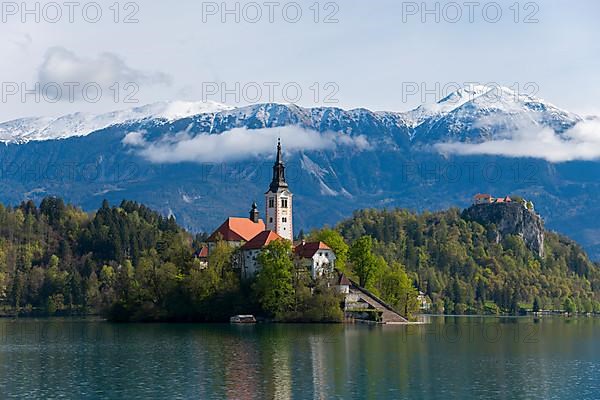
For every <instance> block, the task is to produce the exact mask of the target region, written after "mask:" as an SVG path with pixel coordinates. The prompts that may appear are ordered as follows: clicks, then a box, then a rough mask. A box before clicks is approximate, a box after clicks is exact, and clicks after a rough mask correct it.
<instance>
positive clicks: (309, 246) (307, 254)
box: [294, 242, 331, 258]
mask: <svg viewBox="0 0 600 400" xmlns="http://www.w3.org/2000/svg"><path fill="white" fill-rule="evenodd" d="M319 250H331V247H329V246H327V245H326V244H325V243H323V242H312V243H304V244H299V245H298V246H296V248H295V249H294V253H295V254H296V255H297V256H298V257H301V258H312V257H313V256H314V255H315V253H316V252H317V251H319Z"/></svg>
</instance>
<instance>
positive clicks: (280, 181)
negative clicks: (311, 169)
mask: <svg viewBox="0 0 600 400" xmlns="http://www.w3.org/2000/svg"><path fill="white" fill-rule="evenodd" d="M292 197H293V194H292V192H290V189H289V186H288V184H287V182H286V180H285V165H284V164H283V159H282V156H281V141H278V143H277V158H276V159H275V164H274V165H273V180H272V181H271V185H270V186H269V191H268V192H267V193H265V203H266V208H267V212H266V216H267V220H266V224H267V230H270V231H274V232H277V234H278V235H279V236H281V237H282V238H284V239H287V240H290V241H293V240H294V230H293V226H292Z"/></svg>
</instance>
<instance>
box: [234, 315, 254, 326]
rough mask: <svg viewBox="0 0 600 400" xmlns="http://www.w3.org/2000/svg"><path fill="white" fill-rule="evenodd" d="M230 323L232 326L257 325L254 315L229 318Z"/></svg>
mask: <svg viewBox="0 0 600 400" xmlns="http://www.w3.org/2000/svg"><path fill="white" fill-rule="evenodd" d="M229 322H230V323H232V324H255V323H256V318H254V315H234V316H233V317H231V318H229Z"/></svg>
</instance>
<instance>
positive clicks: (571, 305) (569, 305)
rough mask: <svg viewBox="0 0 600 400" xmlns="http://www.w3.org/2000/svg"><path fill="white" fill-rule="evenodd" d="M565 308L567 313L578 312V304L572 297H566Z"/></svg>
mask: <svg viewBox="0 0 600 400" xmlns="http://www.w3.org/2000/svg"><path fill="white" fill-rule="evenodd" d="M563 308H564V310H565V312H566V313H567V314H573V313H575V312H577V306H576V305H575V302H574V301H573V299H571V298H570V297H567V298H565V301H564V302H563Z"/></svg>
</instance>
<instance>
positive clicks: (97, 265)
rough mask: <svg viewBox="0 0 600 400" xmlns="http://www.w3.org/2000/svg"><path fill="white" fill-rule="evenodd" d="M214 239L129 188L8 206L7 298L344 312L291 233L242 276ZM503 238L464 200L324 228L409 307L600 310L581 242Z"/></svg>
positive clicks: (321, 234) (351, 265) (20, 307)
mask: <svg viewBox="0 0 600 400" xmlns="http://www.w3.org/2000/svg"><path fill="white" fill-rule="evenodd" d="M338 232H339V233H338ZM340 233H341V235H340ZM201 238H202V237H201V236H198V238H194V237H193V236H192V235H191V234H190V233H188V232H186V231H185V230H184V229H182V228H180V227H179V226H178V225H177V224H176V222H175V220H174V219H173V218H165V217H163V216H161V215H160V214H158V213H156V212H154V211H152V210H150V209H148V208H147V207H145V206H143V205H141V204H138V203H134V202H129V201H123V202H122V203H121V204H120V205H119V206H110V205H109V204H108V203H107V202H106V201H105V202H104V203H103V204H102V206H101V207H100V208H99V209H98V210H97V211H96V212H95V213H85V212H83V211H81V210H80V209H79V208H77V207H74V206H71V205H66V204H65V203H64V202H63V201H62V200H61V199H57V198H53V197H50V198H46V199H44V200H43V201H42V202H41V204H40V205H39V207H38V206H36V204H34V203H33V202H26V203H22V204H21V205H19V206H18V207H4V206H1V205H0V307H1V308H0V311H1V313H2V314H4V315H15V314H16V313H20V314H25V315H71V314H88V313H101V314H103V315H107V316H109V317H110V318H112V319H115V320H151V321H155V320H179V321H180V320H185V321H191V320H193V321H223V320H226V319H227V318H228V317H229V316H231V315H234V314H237V313H256V314H257V315H264V316H266V317H271V318H275V319H280V320H292V321H339V320H340V319H341V318H342V317H343V315H342V313H341V310H340V307H339V305H340V301H341V299H340V298H339V296H338V295H337V294H336V293H335V292H334V291H333V290H332V288H331V287H330V285H329V284H328V282H327V281H326V280H324V281H319V282H314V281H311V279H310V278H309V277H308V275H306V274H303V273H302V272H298V271H295V270H294V267H293V265H294V264H293V259H292V255H291V253H292V252H291V247H290V246H291V244H290V243H289V242H285V243H281V244H273V245H272V246H271V247H269V249H268V251H267V252H266V254H265V255H264V256H262V257H261V258H260V262H261V264H263V265H262V270H263V273H262V274H259V275H258V277H257V278H256V279H255V280H254V281H251V282H240V279H239V272H238V271H237V270H236V269H235V265H234V263H233V262H232V256H233V254H234V250H233V249H232V248H231V247H230V246H228V245H226V244H224V243H219V244H217V246H216V248H215V250H214V251H213V252H212V253H211V254H210V256H209V263H208V267H207V266H206V265H203V264H202V263H201V262H200V261H199V260H198V259H196V258H195V257H194V252H195V251H196V250H198V247H199V246H200V242H201ZM497 238H498V235H497V232H496V228H495V226H493V225H489V226H483V225H481V224H479V223H477V222H472V221H467V220H466V219H463V217H462V216H461V213H460V211H459V210H458V209H451V210H449V211H446V212H439V213H424V214H420V215H416V214H413V213H410V212H408V211H405V210H393V211H375V210H365V211H358V212H356V213H355V214H354V217H353V218H351V219H349V220H346V221H344V222H342V223H340V224H339V225H338V226H337V228H336V229H335V230H331V229H323V230H320V231H315V232H313V233H311V239H315V240H322V241H324V242H326V243H328V244H329V245H330V246H331V247H332V248H333V249H334V250H335V251H336V252H337V255H338V260H337V261H338V267H339V268H341V269H343V270H344V271H345V272H346V273H348V274H349V275H350V276H352V277H354V278H356V279H357V281H358V282H360V284H361V285H363V286H366V287H367V288H368V289H369V290H372V291H373V292H374V293H376V294H378V295H379V296H381V297H382V298H383V299H384V300H386V301H387V302H389V303H390V304H392V305H393V306H394V307H396V308H397V309H398V310H400V311H401V312H403V313H404V314H406V315H410V314H411V313H412V312H414V311H415V309H416V304H417V303H416V290H415V288H418V289H419V290H421V291H423V292H424V293H426V294H427V295H428V296H429V297H430V298H431V300H432V301H433V311H436V312H446V313H469V312H470V313H481V312H492V313H497V312H512V313H515V312H518V311H519V309H520V308H528V309H531V308H534V309H535V308H541V309H553V310H561V309H566V310H569V311H580V312H591V311H596V312H598V311H600V302H599V300H600V298H599V294H598V290H599V288H600V272H599V271H600V270H599V267H598V266H597V265H594V264H593V263H592V262H591V261H590V260H589V259H588V257H587V256H586V254H585V252H584V251H583V250H582V249H581V248H580V247H579V246H578V245H577V244H575V243H574V242H572V241H570V240H568V239H566V238H564V237H562V236H559V235H558V234H555V233H549V232H547V233H546V234H545V240H544V246H545V251H544V257H543V258H540V257H539V256H538V254H537V253H535V252H531V251H530V250H528V249H527V247H526V246H525V243H524V242H523V240H522V239H521V238H520V237H518V236H510V235H509V236H504V237H503V238H502V241H501V242H500V243H496V239H497Z"/></svg>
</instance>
